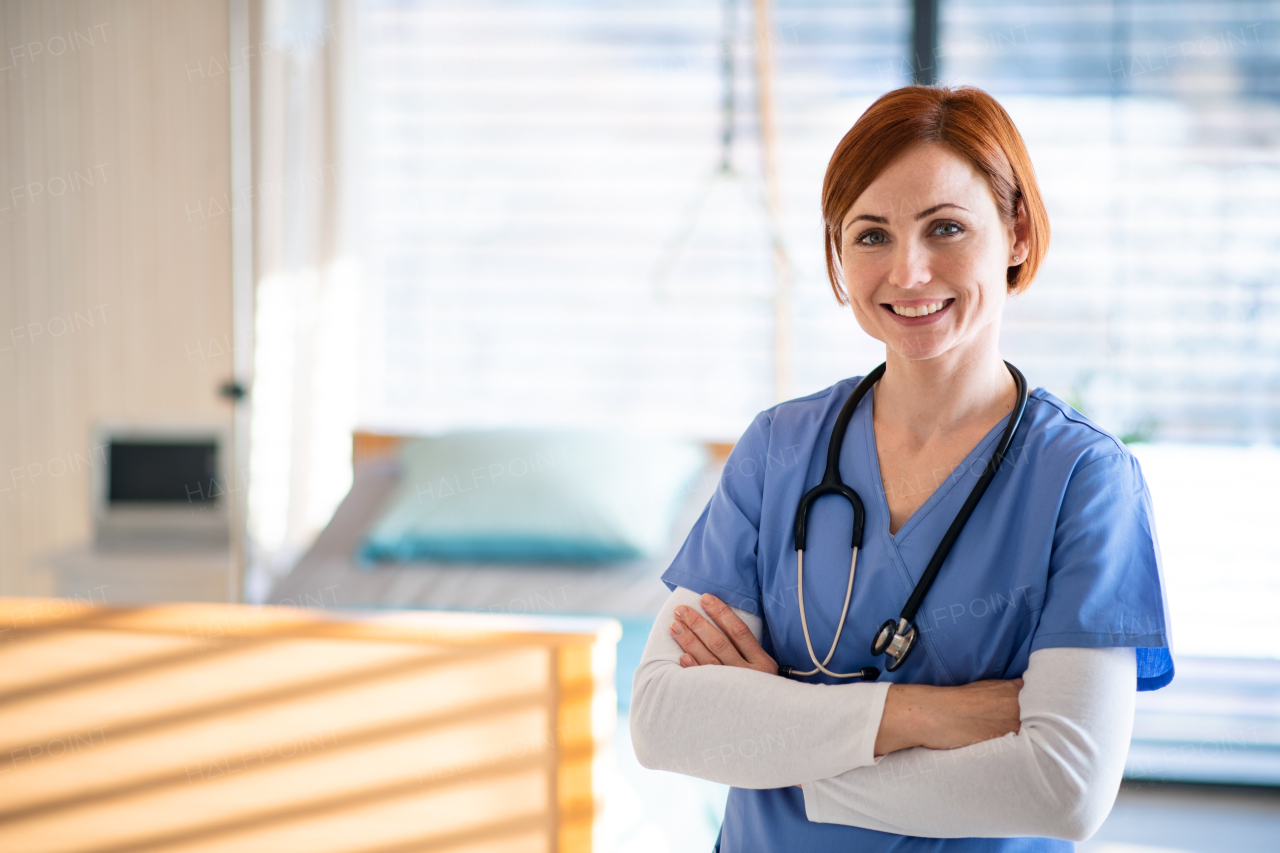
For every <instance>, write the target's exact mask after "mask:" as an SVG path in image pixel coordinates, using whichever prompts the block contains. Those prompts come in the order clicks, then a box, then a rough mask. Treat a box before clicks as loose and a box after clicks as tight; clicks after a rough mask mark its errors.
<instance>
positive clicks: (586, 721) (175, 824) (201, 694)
mask: <svg viewBox="0 0 1280 853" xmlns="http://www.w3.org/2000/svg"><path fill="white" fill-rule="evenodd" d="M619 633H620V632H619V629H618V626H617V623H615V622H612V621H611V620H589V619H578V620H564V619H558V620H537V619H524V618H521V619H517V618H512V617H504V616H492V615H468V614H422V613H413V614H405V613H400V614H391V615H379V616H377V617H370V618H359V617H356V616H353V615H351V614H347V615H345V616H334V615H333V614H332V613H331V612H330V613H325V614H321V613H319V612H317V611H307V610H302V609H291V608H252V607H242V606H230V605H165V606H161V607H155V608H146V609H138V610H115V609H107V608H99V607H93V606H86V605H84V604H82V603H76V602H70V601H65V600H58V599H44V600H41V599H0V747H2V749H0V756H2V757H0V848H2V849H4V850H7V851H29V853H37V851H40V853H46V851H47V853H54V851H58V853H71V851H77V853H90V851H92V852H93V853H108V851H124V850H130V851H133V850H138V851H141V850H146V851H176V850H183V851H193V850H198V851H221V850H236V851H256V850H262V851H278V850H308V851H333V853H340V851H393V850H406V851H407V850H459V851H461V850H469V849H477V850H478V849H484V850H498V849H501V850H511V851H516V850H540V851H545V850H553V849H554V850H566V851H567V850H573V851H587V850H591V849H593V846H594V839H593V835H594V823H595V816H596V814H597V813H598V811H599V808H600V802H599V796H598V789H599V779H598V778H597V777H598V774H597V771H596V766H597V762H598V761H599V760H600V758H601V756H602V755H604V754H605V752H604V745H605V743H607V739H608V735H609V734H610V728H609V727H610V725H611V721H612V710H613V708H612V706H613V702H614V696H613V687H612V678H613V660H614V659H613V646H614V643H615V642H616V639H617V637H618V635H619ZM603 711H608V712H609V713H603Z"/></svg>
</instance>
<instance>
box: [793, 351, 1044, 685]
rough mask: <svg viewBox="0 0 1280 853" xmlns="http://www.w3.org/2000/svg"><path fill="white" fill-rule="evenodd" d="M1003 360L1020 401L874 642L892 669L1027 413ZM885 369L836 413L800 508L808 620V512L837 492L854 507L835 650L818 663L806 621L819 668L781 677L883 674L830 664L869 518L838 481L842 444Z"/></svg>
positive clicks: (1022, 382) (1019, 381)
mask: <svg viewBox="0 0 1280 853" xmlns="http://www.w3.org/2000/svg"><path fill="white" fill-rule="evenodd" d="M1004 364H1005V367H1007V368H1008V369H1009V373H1010V374H1011V375H1012V376H1013V381H1014V384H1015V385H1016V386H1017V402H1016V404H1015V405H1014V410H1013V413H1012V415H1010V417H1009V422H1008V423H1007V424H1006V425H1005V428H1004V433H1003V435H1002V436H1001V438H1000V443H999V445H997V447H996V451H995V453H993V454H992V455H991V459H990V460H988V462H987V465H986V468H985V469H984V470H983V472H982V476H981V477H980V478H979V479H978V482H977V483H976V484H975V485H974V487H973V491H971V492H970V493H969V497H968V499H966V500H965V502H964V505H963V506H962V507H961V508H960V511H959V512H958V513H956V517H955V518H954V519H953V520H952V522H951V526H950V527H948V528H947V532H946V534H945V535H943V537H942V541H941V542H939V543H938V547H937V549H936V550H934V552H933V557H932V559H930V560H929V565H928V566H927V567H926V568H925V570H924V574H923V575H921V576H920V580H919V581H918V582H917V583H916V586H915V589H913V590H912V591H911V595H910V597H908V598H907V603H906V605H904V606H903V608H902V612H901V614H900V615H899V616H898V620H897V622H896V623H895V621H894V620H892V619H890V620H888V621H886V622H885V623H884V624H883V625H881V626H880V629H879V630H878V631H877V632H876V636H875V638H874V639H873V640H872V644H871V653H872V654H873V655H881V654H888V656H889V658H890V660H891V661H892V662H891V663H889V664H888V669H889V671H890V672H893V671H894V670H896V669H897V668H898V667H900V666H901V665H902V662H903V661H905V660H906V658H907V655H908V654H910V653H911V650H912V649H913V648H915V638H916V629H915V626H914V625H913V624H912V623H913V622H914V620H915V617H916V613H917V612H919V610H920V605H921V604H922V603H923V602H924V599H925V596H926V595H928V594H929V589H930V588H931V587H932V586H933V582H934V581H935V580H936V579H937V577H938V573H939V572H940V571H941V570H942V564H943V563H944V562H945V561H946V559H947V555H948V554H950V553H951V548H952V546H953V545H955V542H956V539H958V538H959V537H960V531H962V530H963V529H964V526H965V523H966V522H968V520H969V516H971V515H972V514H973V510H974V508H975V507H976V506H977V505H978V501H980V500H981V499H982V495H983V493H985V492H986V490H987V487H988V486H990V485H991V481H992V480H993V479H994V478H995V475H996V472H997V471H999V470H1000V465H1001V464H1002V463H1003V462H1004V458H1005V456H1006V454H1008V452H1009V446H1010V444H1012V442H1013V436H1014V433H1016V432H1017V431H1018V426H1019V424H1020V423H1021V422H1022V415H1023V412H1024V411H1026V408H1027V380H1026V378H1025V377H1024V376H1023V375H1022V372H1021V371H1019V370H1018V368H1016V367H1014V366H1013V365H1012V364H1010V363H1009V362H1007V361H1006V362H1005V363H1004ZM884 371H885V365H884V364H881V365H880V366H879V367H877V368H876V369H875V370H872V371H871V372H870V373H868V374H867V375H866V376H864V377H863V378H862V381H861V382H859V383H858V385H857V387H855V388H854V389H853V393H852V394H850V395H849V399H848V400H846V401H845V404H844V407H843V408H842V409H841V410H840V414H839V415H838V416H837V417H836V423H835V427H834V428H833V429H832V431H831V441H830V443H829V444H828V446H827V467H826V471H825V472H824V474H823V476H822V482H821V483H819V484H818V485H817V486H814V487H813V488H812V489H810V490H809V491H808V492H806V493H805V495H804V497H802V498H801V499H800V504H799V506H798V507H797V508H796V522H795V548H796V561H797V586H798V587H799V589H798V590H797V594H798V597H799V599H800V611H801V622H802V623H805V619H804V582H803V577H804V576H803V565H804V563H803V560H804V549H805V539H806V536H805V534H806V526H807V524H808V517H809V510H810V509H811V508H812V506H813V503H814V501H816V500H817V499H818V498H820V497H823V496H825V495H833V494H834V495H840V496H841V497H843V498H845V499H846V500H847V501H849V503H850V504H851V505H852V506H853V549H854V551H853V562H852V563H851V564H850V569H849V590H848V591H846V596H845V608H844V613H842V614H841V624H840V625H839V626H837V632H836V637H835V642H834V643H832V647H831V651H830V652H828V654H827V658H826V660H824V661H823V662H822V663H818V659H817V657H816V656H815V655H814V653H813V645H812V643H811V642H810V639H809V632H808V625H807V624H802V627H803V629H804V633H805V644H806V646H808V650H809V657H810V658H811V659H812V661H813V663H814V665H815V667H816V669H814V670H812V671H810V672H808V673H799V672H797V671H796V669H795V668H794V667H790V666H782V667H779V669H778V671H779V674H781V675H786V676H797V675H812V674H815V673H816V672H818V671H821V672H825V673H827V674H828V675H831V676H834V677H837V678H860V679H862V680H864V681H874V680H875V679H876V678H878V677H879V676H880V671H879V670H878V669H876V668H875V667H873V666H869V667H864V668H863V669H861V670H859V671H858V672H853V673H834V672H831V671H830V670H828V669H827V668H826V664H827V663H828V662H829V661H830V660H831V657H832V655H833V654H834V652H835V645H836V643H838V642H839V639H840V630H841V629H843V627H844V624H843V623H844V618H845V615H846V614H847V613H848V606H849V595H850V593H851V591H852V588H853V572H854V567H855V566H856V564H857V559H858V550H859V549H860V548H861V547H862V532H863V525H864V523H865V520H866V513H865V510H864V509H863V506H862V499H861V498H860V497H858V493H857V492H855V491H854V490H853V489H851V488H849V487H848V486H846V485H845V484H844V482H843V481H842V480H841V479H840V449H841V447H842V446H843V445H844V436H845V432H846V431H847V430H848V428H849V422H850V421H851V420H853V413H854V410H855V409H857V408H858V403H860V402H861V401H862V398H863V397H865V396H866V394H867V392H868V391H870V390H871V388H872V386H873V385H875V384H876V382H878V381H879V380H880V377H882V376H884Z"/></svg>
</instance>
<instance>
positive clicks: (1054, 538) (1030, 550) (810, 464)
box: [662, 377, 1173, 853]
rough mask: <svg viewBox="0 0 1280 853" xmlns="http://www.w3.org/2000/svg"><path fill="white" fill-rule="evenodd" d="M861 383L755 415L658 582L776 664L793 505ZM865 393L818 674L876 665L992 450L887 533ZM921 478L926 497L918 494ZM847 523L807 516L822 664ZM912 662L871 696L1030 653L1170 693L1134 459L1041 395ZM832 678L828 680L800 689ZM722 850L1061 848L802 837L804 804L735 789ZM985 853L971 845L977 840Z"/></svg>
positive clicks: (986, 445) (996, 670) (1013, 673)
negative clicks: (856, 518)
mask: <svg viewBox="0 0 1280 853" xmlns="http://www.w3.org/2000/svg"><path fill="white" fill-rule="evenodd" d="M857 381H858V378H857V377H855V378H852V379H846V380H842V381H841V382H838V383H836V384H835V385H833V386H832V387H831V388H828V389H826V390H824V391H821V392H819V393H817V394H813V395H811V396H809V397H803V398H800V399H797V400H791V401H788V402H786V403H782V404H779V405H778V406H775V407H773V408H772V409H769V410H767V411H765V412H762V413H761V414H760V415H758V416H757V417H756V418H755V419H754V420H753V421H752V423H751V425H750V426H749V427H748V428H747V430H746V432H745V433H744V434H743V436H742V438H741V439H740V440H739V442H738V443H737V444H736V445H735V446H734V448H733V451H732V452H731V453H730V455H729V458H728V460H727V462H726V464H725V469H724V473H723V475H722V476H721V479H720V482H719V484H718V486H717V488H716V491H715V493H714V494H713V495H712V497H711V499H710V501H709V502H708V504H707V506H706V508H705V509H704V510H703V512H702V514H701V516H700V517H699V518H698V520H697V522H696V523H695V524H694V526H693V529H692V530H691V531H690V533H689V535H688V537H687V539H686V540H685V543H684V545H683V547H682V548H681V549H680V551H679V553H678V554H677V555H676V557H675V559H674V560H673V561H672V563H671V566H670V567H669V568H668V569H667V571H666V572H665V573H664V574H663V576H662V579H663V581H664V582H665V583H666V584H667V586H668V587H670V588H673V589H674V588H675V587H676V586H683V587H685V588H687V589H690V590H692V591H694V592H697V593H706V592H710V593H713V594H715V595H716V596H718V597H720V598H721V599H722V600H723V601H725V602H726V603H728V604H731V605H733V606H735V607H738V608H740V609H743V610H746V611H748V612H752V613H756V614H758V615H760V616H761V617H762V620H763V622H764V636H763V638H762V645H763V646H764V648H765V650H766V651H768V652H769V653H770V654H771V655H773V657H774V658H775V659H776V660H777V661H778V662H779V663H780V664H789V665H792V666H797V667H798V668H801V669H809V668H811V666H812V664H811V663H810V661H809V657H808V652H807V649H806V647H805V643H804V637H803V633H802V632H801V629H800V624H799V612H798V610H799V608H798V597H797V593H798V589H797V583H796V580H797V578H796V551H795V539H794V524H795V512H796V507H797V505H798V503H799V501H800V498H801V497H802V496H803V495H804V493H805V492H806V491H808V490H809V489H811V488H813V487H814V486H815V485H817V484H818V483H819V482H820V481H821V479H822V474H823V470H824V468H825V466H826V454H827V446H828V443H829V441H830V437H831V433H832V430H833V427H834V423H835V420H836V418H837V416H838V414H839V412H840V409H841V407H842V406H843V404H844V402H845V401H846V400H847V399H848V397H849V394H850V393H851V392H852V390H853V388H854V386H855V385H856V384H857ZM873 405H874V398H873V395H870V394H869V395H867V397H865V398H864V399H863V401H862V402H861V403H860V405H859V406H858V408H857V410H856V411H855V412H854V414H853V418H852V419H851V421H850V424H849V428H848V432H847V433H846V435H845V440H844V444H843V446H842V448H841V451H840V459H839V470H840V476H841V479H842V480H843V481H844V482H845V484H846V485H848V486H850V487H851V488H852V489H854V490H855V491H856V492H857V493H858V494H859V496H860V497H861V499H862V503H863V506H864V508H865V532H864V534H863V543H862V548H861V549H860V551H859V554H858V561H857V573H856V575H855V580H854V586H853V598H852V601H851V605H850V609H849V615H848V618H847V620H846V623H845V625H846V627H845V629H844V633H843V635H842V636H841V639H840V643H839V646H838V647H837V649H836V652H835V656H834V657H833V658H832V662H831V664H830V666H831V667H832V668H833V669H835V670H836V671H838V672H852V671H855V670H857V669H860V668H862V667H865V666H876V667H879V668H880V669H882V670H883V669H884V668H885V665H884V658H883V657H876V656H873V655H872V654H871V653H870V641H871V638H872V635H873V634H874V632H875V629H876V628H877V627H879V625H880V624H881V623H882V622H884V621H885V620H886V619H889V618H894V619H896V618H897V616H898V613H899V611H901V609H902V607H903V605H904V604H905V603H906V600H907V597H908V596H909V595H910V594H911V591H912V589H913V587H914V586H915V583H916V582H917V581H918V580H919V578H920V576H921V575H922V574H923V572H924V569H925V566H926V565H927V564H928V561H929V559H930V557H931V556H932V554H933V551H934V549H935V548H936V547H937V544H938V542H939V541H940V540H941V539H942V536H943V535H944V533H945V532H946V529H947V527H949V526H950V523H951V521H952V519H954V518H955V516H956V514H957V512H958V511H959V510H960V507H961V506H962V505H963V503H964V501H965V499H966V498H967V497H968V495H969V493H970V491H971V490H972V488H973V484H974V483H975V482H976V481H977V478H978V476H980V474H981V472H982V470H983V468H984V467H985V465H986V463H987V461H988V460H989V459H990V457H991V455H992V453H993V452H994V450H995V448H996V446H997V444H998V443H999V438H1000V435H1001V434H1002V432H1003V430H1004V427H1005V423H1006V420H1007V418H1006V419H1002V420H1001V421H1000V422H999V423H998V424H996V425H995V426H993V427H992V428H991V430H990V432H989V433H988V434H987V435H986V436H985V437H984V438H983V439H982V440H981V441H979V442H978V444H977V446H975V447H974V448H973V450H972V451H971V452H970V454H969V456H968V457H967V458H966V459H965V460H964V461H963V462H962V463H961V464H960V465H959V466H957V467H956V468H955V469H952V470H950V471H949V472H948V471H947V470H941V471H936V472H930V473H929V474H928V475H925V476H924V477H922V478H921V480H920V481H917V482H912V483H906V482H904V483H902V484H896V485H894V487H895V488H901V489H908V488H920V489H924V490H926V491H928V492H930V494H929V497H928V498H927V499H926V500H925V502H924V503H923V504H922V505H921V506H920V507H919V509H917V510H916V511H915V513H914V514H913V515H912V516H911V518H910V519H908V521H907V522H906V523H905V524H903V525H902V527H901V528H900V529H899V530H898V531H897V532H896V533H894V534H890V533H889V511H888V502H887V500H886V498H885V491H884V484H883V481H882V478H881V474H880V469H879V460H878V456H877V453H876V448H875V433H874V420H873ZM924 480H927V482H924ZM852 520H853V512H852V510H851V509H850V508H849V505H848V504H847V503H845V502H844V501H841V500H839V499H838V498H822V499H819V500H818V501H816V502H815V503H814V505H813V509H812V510H811V514H810V517H809V522H808V528H807V529H808V540H807V542H806V550H805V558H804V568H805V572H804V580H805V583H804V596H805V607H806V612H807V615H808V620H809V628H810V633H811V635H812V638H813V645H814V648H815V649H817V650H819V651H818V654H819V655H820V656H822V655H823V654H824V652H825V650H826V648H827V647H828V645H829V644H830V642H831V638H832V637H833V636H834V633H835V629H836V627H837V622H838V621H839V616H840V609H841V605H842V603H843V598H844V590H845V585H846V583H847V580H848V571H849V564H850V560H851V556H852V546H851V543H850V540H851V536H850V531H851V525H852ZM916 626H917V629H918V630H919V640H918V641H917V644H916V648H915V649H914V650H913V651H912V653H911V656H910V657H909V658H908V659H907V660H906V661H905V662H904V664H903V665H902V666H901V667H900V668H899V669H898V670H896V671H895V672H883V673H882V674H881V680H882V681H891V682H899V683H918V684H936V685H957V684H967V683H970V682H972V681H978V680H981V679H987V678H1016V677H1018V676H1021V675H1022V673H1023V672H1024V671H1025V669H1026V667H1027V662H1028V658H1029V657H1030V654H1031V652H1032V651H1034V650H1037V649H1040V648H1051V647H1059V646H1070V647H1094V648H1101V647H1111V646H1126V647H1133V648H1135V649H1136V650H1137V652H1136V654H1137V661H1138V680H1137V684H1136V685H1135V687H1136V689H1138V690H1153V689H1156V688H1159V687H1162V686H1164V685H1165V684H1167V683H1169V681H1170V680H1172V678H1173V662H1172V658H1171V656H1170V654H1169V640H1168V637H1169V632H1168V615H1167V607H1166V602H1165V595H1164V588H1163V579H1162V575H1161V567H1160V552H1159V547H1158V545H1157V541H1156V536H1155V525H1154V520H1153V514H1152V506H1151V498H1150V495H1149V493H1148V491H1147V487H1146V483H1145V481H1144V480H1143V477H1142V472H1141V469H1140V468H1139V466H1138V462H1137V460H1136V459H1135V458H1134V457H1133V456H1132V454H1131V453H1129V451H1128V450H1127V449H1126V448H1125V447H1124V445H1123V444H1122V443H1121V442H1119V441H1118V440H1117V439H1116V438H1115V437H1114V436H1111V435H1110V434H1109V433H1107V432H1106V431H1105V430H1102V429H1101V428H1099V427H1098V426H1096V425H1095V424H1093V423H1092V422H1090V421H1089V420H1088V419H1087V418H1085V417H1084V416H1083V415H1081V414H1080V413H1078V412H1076V411H1075V410H1074V409H1072V408H1071V407H1070V406H1068V405H1067V404H1066V403H1064V402H1062V401H1061V400H1059V399H1058V398H1057V397H1055V396H1053V395H1052V394H1050V393H1048V392H1047V391H1045V390H1044V389H1043V388H1037V389H1036V390H1035V391H1033V392H1032V393H1031V394H1030V395H1029V397H1028V401H1027V408H1026V411H1025V413H1024V415H1023V419H1022V422H1021V424H1020V426H1019V428H1018V431H1017V433H1016V434H1015V436H1014V439H1013V443H1012V445H1011V448H1010V452H1009V455H1008V456H1007V457H1006V460H1005V462H1004V464H1003V465H1002V466H1001V468H1000V470H999V472H998V473H997V474H996V476H995V478H994V479H993V480H992V482H991V485H990V487H989V488H988V489H987V491H986V493H985V494H984V495H983V497H982V499H981V500H980V501H979V503H978V505H977V507H976V508H975V509H974V512H973V515H972V516H971V517H970V518H969V521H968V523H967V524H966V525H965V527H964V530H963V531H962V532H961V534H960V536H959V537H958V538H957V540H956V542H955V545H954V547H953V548H952V550H951V553H950V554H949V556H948V557H947V560H946V562H945V563H944V564H943V566H942V570H941V572H940V574H939V575H938V578H937V580H936V582H935V583H934V585H933V587H932V588H931V589H930V591H929V594H928V595H927V596H926V597H925V600H924V603H923V604H922V606H921V608H920V610H919V612H918V614H917V616H916ZM805 680H806V681H810V682H814V683H828V684H835V683H848V682H839V681H837V680H835V679H832V678H829V677H827V676H825V675H821V674H820V675H818V676H814V677H811V678H807V679H805ZM722 842H723V843H722V848H721V849H722V851H723V853H733V851H737V850H748V849H749V850H754V849H774V850H806V851H809V850H813V851H821V850H833V851H834V850H846V849H857V850H863V851H879V850H885V851H887V850H890V849H892V850H895V851H907V850H925V849H928V850H945V851H947V853H959V851H966V853H967V852H968V851H1002V853H1008V852H1009V851H1014V850H1018V851H1022V850H1028V851H1031V850H1034V851H1058V850H1064V851H1065V850H1070V849H1072V847H1071V845H1070V844H1069V843H1067V842H1058V841H1054V840H1052V839H948V840H945V841H942V840H939V839H927V840H926V839H908V838H905V837H904V836H897V835H890V834H885V833H877V832H874V831H872V830H866V829H861V828H858V827H849V826H838V825H832V824H816V823H810V822H809V821H808V820H807V818H806V816H805V813H804V804H803V799H802V797H801V796H799V792H798V789H794V790H788V789H778V790H766V791H747V790H743V789H738V788H734V789H732V790H731V792H730V796H729V802H728V805H727V806H726V812H725V822H724V830H723V837H722ZM979 842H981V843H979Z"/></svg>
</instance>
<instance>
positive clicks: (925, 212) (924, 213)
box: [916, 201, 969, 222]
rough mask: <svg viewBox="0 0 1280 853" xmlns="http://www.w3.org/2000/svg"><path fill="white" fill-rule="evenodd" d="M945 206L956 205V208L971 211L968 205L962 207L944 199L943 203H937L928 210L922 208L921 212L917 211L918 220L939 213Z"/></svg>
mask: <svg viewBox="0 0 1280 853" xmlns="http://www.w3.org/2000/svg"><path fill="white" fill-rule="evenodd" d="M944 207H954V208H955V209H956V210H963V211H964V212H965V213H968V212H969V209H968V208H966V207H961V206H960V205H958V204H952V203H951V202H949V201H944V202H943V203H942V204H935V205H934V206H933V207H931V208H929V209H928V210H922V211H920V212H919V213H917V214H916V221H917V222H919V221H920V220H921V219H924V218H925V217H926V216H932V215H933V214H935V213H937V212H938V211H939V210H942V208H944Z"/></svg>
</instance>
